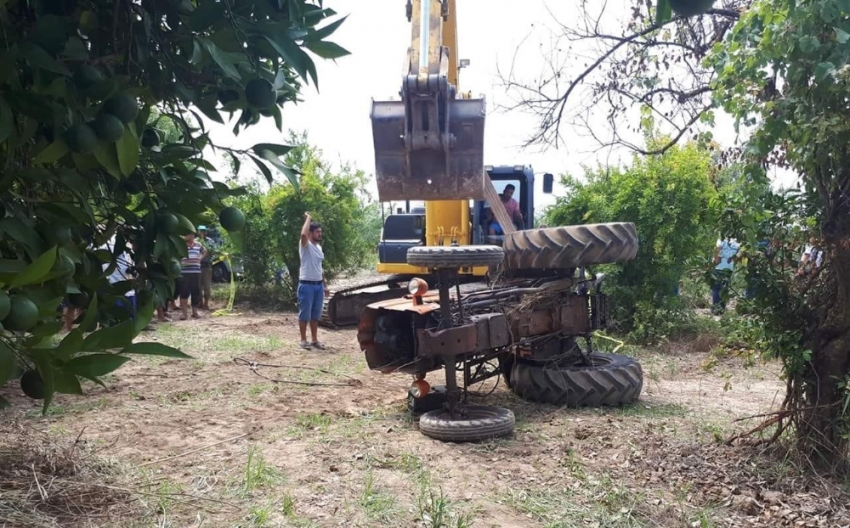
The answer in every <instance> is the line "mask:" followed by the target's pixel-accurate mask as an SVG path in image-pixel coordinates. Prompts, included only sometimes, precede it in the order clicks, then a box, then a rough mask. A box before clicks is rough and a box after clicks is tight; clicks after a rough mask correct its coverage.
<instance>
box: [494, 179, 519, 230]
mask: <svg viewBox="0 0 850 528" xmlns="http://www.w3.org/2000/svg"><path fill="white" fill-rule="evenodd" d="M515 191H516V187H515V186H514V185H513V184H512V183H509V184H507V185H506V186H505V190H504V192H503V193H502V194H500V195H499V197H500V198H501V199H502V204H504V206H505V210H507V212H508V216H509V217H510V218H511V221H512V222H513V223H514V225H515V226H516V228H517V229H525V222H524V220H523V218H522V213H521V212H520V210H519V202H517V201H516V200H515V199H514V192H515Z"/></svg>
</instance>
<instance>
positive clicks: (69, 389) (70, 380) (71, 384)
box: [53, 369, 83, 396]
mask: <svg viewBox="0 0 850 528" xmlns="http://www.w3.org/2000/svg"><path fill="white" fill-rule="evenodd" d="M53 387H54V389H55V390H56V392H59V393H62V394H76V395H78V396H81V395H82V394H83V388H82V387H80V380H78V379H77V376H75V375H74V374H72V373H70V372H65V371H63V370H59V369H53Z"/></svg>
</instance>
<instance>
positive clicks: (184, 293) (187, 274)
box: [177, 233, 206, 321]
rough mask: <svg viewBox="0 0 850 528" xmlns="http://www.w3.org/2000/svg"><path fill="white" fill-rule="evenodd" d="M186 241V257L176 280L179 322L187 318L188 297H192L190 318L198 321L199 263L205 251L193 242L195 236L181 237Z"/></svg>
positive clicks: (199, 299) (199, 296)
mask: <svg viewBox="0 0 850 528" xmlns="http://www.w3.org/2000/svg"><path fill="white" fill-rule="evenodd" d="M183 238H184V239H185V240H186V249H187V251H188V255H187V256H186V258H184V259H182V260H181V261H180V266H181V268H182V275H181V276H180V279H178V282H179V286H178V287H177V291H178V292H179V294H180V309H181V310H182V311H183V314H182V315H181V316H180V320H181V321H185V320H186V319H188V317H189V313H188V312H189V297H190V296H191V297H192V318H193V319H198V318H199V317H201V315H200V314H199V313H198V307H199V306H200V305H201V261H202V260H203V259H204V256H205V254H206V250H205V249H204V246H202V245H201V244H199V243H198V241H197V240H195V234H194V233H189V234H188V235H185V236H184V237H183Z"/></svg>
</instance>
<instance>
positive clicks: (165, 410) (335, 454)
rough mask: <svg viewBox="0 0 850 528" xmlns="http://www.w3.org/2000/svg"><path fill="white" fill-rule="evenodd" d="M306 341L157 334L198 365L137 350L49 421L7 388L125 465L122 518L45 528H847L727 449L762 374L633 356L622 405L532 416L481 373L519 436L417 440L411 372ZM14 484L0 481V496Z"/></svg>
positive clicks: (753, 460)
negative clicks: (305, 345)
mask: <svg viewBox="0 0 850 528" xmlns="http://www.w3.org/2000/svg"><path fill="white" fill-rule="evenodd" d="M320 332H321V339H322V340H323V341H324V343H325V344H326V345H327V346H328V350H326V351H318V350H312V351H305V350H302V349H300V348H299V341H300V339H299V336H298V330H297V321H296V318H295V316H294V315H290V314H272V313H254V312H244V313H240V314H236V315H229V316H221V317H205V318H204V319H201V320H197V321H180V322H175V323H166V324H162V325H158V327H157V328H156V330H155V331H153V332H147V333H144V334H143V335H142V336H140V340H155V341H160V342H163V343H167V344H169V345H172V346H178V347H180V348H181V349H182V350H184V351H185V352H187V353H189V354H191V355H192V356H193V357H194V359H193V360H191V361H181V360H170V359H163V358H139V357H136V358H134V360H133V361H132V362H130V363H128V364H127V365H126V366H125V367H123V368H122V369H121V370H119V371H118V372H116V373H115V374H113V375H110V376H108V377H107V379H106V380H105V381H106V385H107V388H102V387H99V386H96V385H94V384H88V385H86V387H85V389H86V395H85V396H83V397H72V396H65V395H58V396H57V397H56V400H55V403H54V406H53V407H52V408H51V410H50V413H49V415H48V416H46V417H41V416H40V406H39V405H38V403H37V402H33V401H32V400H28V399H26V398H25V397H24V396H23V395H22V394H20V391H19V389H18V388H17V387H16V386H15V385H14V383H10V384H9V385H7V386H6V387H5V388H2V389H0V393H2V394H3V396H5V397H7V398H8V399H9V400H10V401H11V402H12V405H13V406H12V409H11V410H7V411H5V412H4V415H3V419H4V420H9V421H12V420H14V421H15V423H17V424H20V426H21V427H25V428H28V429H32V430H35V431H39V434H44V435H47V437H49V438H52V439H55V440H56V441H67V440H68V439H72V440H73V439H77V440H76V441H77V442H80V443H84V444H85V445H86V446H89V447H91V448H93V449H96V450H97V452H98V456H100V457H104V458H103V459H104V460H105V461H108V463H109V464H112V465H113V466H116V465H117V466H120V468H121V472H120V478H119V477H110V478H116V479H119V480H116V483H115V484H114V486H113V487H115V488H117V489H119V490H121V493H122V494H123V493H129V494H130V495H131V496H132V497H133V500H134V501H135V502H134V506H135V507H134V508H133V509H131V510H127V509H117V510H110V509H108V508H101V509H99V510H97V512H87V511H86V510H85V509H81V510H80V511H79V512H77V517H76V523H71V522H69V521H68V518H67V517H65V518H63V519H62V521H61V523H60V522H58V521H57V522H56V524H55V526H60V525H61V526H74V525H75V524H76V525H78V526H122V527H123V526H151V525H156V526H164V527H165V526H169V527H183V526H244V527H249V526H254V527H260V526H295V527H306V526H316V527H325V526H328V527H329V526H364V527H365V526H368V527H372V526H388V527H396V526H432V527H437V526H445V527H449V526H451V527H454V528H460V527H465V526H476V527H547V528H554V527H572V526H582V527H594V526H596V527H633V526H646V527H700V528H704V527H714V526H735V527H737V526H742V527H743V526H747V527H751V526H757V527H767V526H771V527H773V526H806V527H808V526H818V527H820V526H823V527H839V526H850V515H848V511H847V505H848V503H850V501H848V496H847V495H846V492H845V490H844V489H843V488H842V486H841V485H840V484H839V483H835V482H831V481H825V480H819V479H817V478H813V477H810V476H803V475H804V474H802V473H801V471H800V470H799V468H798V465H797V464H796V463H795V462H793V461H792V460H790V459H788V458H783V457H782V456H780V455H778V454H776V453H774V452H770V451H765V450H759V449H756V448H753V447H746V446H727V445H725V443H724V440H725V439H726V438H728V437H729V436H730V435H731V434H732V433H734V432H736V431H739V430H744V429H748V428H752V427H754V426H755V425H756V424H757V423H758V422H757V421H756V420H749V421H747V420H745V421H742V422H735V421H734V420H737V419H739V418H744V417H748V416H753V415H757V414H762V413H766V412H770V411H771V409H774V408H775V406H776V405H777V404H778V402H779V401H781V394H782V391H783V388H784V386H783V383H782V382H781V381H780V380H779V377H778V375H779V371H778V368H777V366H776V365H760V364H756V365H752V366H750V367H749V368H744V365H743V362H742V360H741V359H737V358H720V359H719V360H718V359H717V358H714V357H711V356H709V354H707V353H705V352H693V351H683V350H682V349H677V348H676V347H672V348H671V349H670V350H668V351H666V352H664V353H659V352H653V351H638V352H637V353H638V357H639V358H640V360H641V363H642V365H643V368H644V374H645V385H644V392H643V394H642V396H641V401H640V402H639V403H637V404H636V405H633V406H629V407H624V408H620V409H585V410H565V409H558V408H555V407H551V406H542V405H534V404H530V403H527V402H524V401H522V400H520V399H518V398H516V397H515V396H514V395H513V394H512V393H511V392H510V391H509V390H507V389H506V388H505V387H504V386H503V384H499V385H498V386H496V387H494V386H493V385H494V383H495V382H496V381H495V380H489V381H487V382H485V383H484V386H483V387H481V391H482V392H489V391H490V390H491V389H495V390H494V391H493V393H492V395H490V396H489V397H488V398H487V402H488V403H492V404H497V405H503V406H506V407H509V408H511V409H512V410H513V411H514V413H515V415H516V418H517V429H516V434H515V435H514V436H513V437H511V438H509V439H502V440H494V441H490V442H484V443H478V444H453V443H442V442H438V441H435V440H431V439H429V438H427V437H425V436H423V435H422V434H420V433H419V432H418V431H417V430H416V424H415V422H414V421H413V420H412V419H411V418H410V416H409V414H408V413H407V411H406V402H405V398H406V390H407V387H408V385H409V383H410V380H409V379H408V377H407V376H404V375H381V374H378V373H373V372H370V371H368V369H367V368H366V365H365V362H364V361H363V358H362V355H361V353H360V352H359V347H358V344H357V340H356V331H354V330H340V331H333V332H332V331H327V330H325V329H320ZM234 358H244V359H246V360H247V361H248V362H253V363H259V364H270V365H283V366H287V367H300V368H298V369H295V368H272V367H265V366H260V367H258V368H257V369H256V370H252V368H251V367H250V366H248V365H245V364H237V363H235V362H234ZM709 367H710V368H709ZM266 378H274V379H277V380H281V381H282V382H280V383H276V382H273V381H270V380H269V379H266ZM432 378H433V379H432ZM429 379H432V382H438V380H439V379H440V376H439V375H431V376H429ZM9 434H10V433H8V431H7V430H4V431H0V435H7V436H6V437H5V439H3V437H0V439H2V440H3V441H2V442H0V453H2V452H5V453H8V452H9V450H10V448H9V446H10V445H12V443H13V442H11V437H10V436H9ZM4 450H5V451H4ZM0 471H3V469H2V468H0ZM25 480H26V479H23V481H25ZM2 482H3V480H2V476H0V483H2ZM21 485H23V484H21ZM26 485H30V486H31V485H32V482H29V483H27V484H26ZM17 491H20V490H17ZM9 492H10V491H9V490H5V489H4V488H3V487H2V486H1V485H0V501H2V499H3V494H4V493H9ZM122 497H124V495H122ZM31 498H32V500H35V501H38V500H40V498H39V496H37V495H31ZM111 511H112V512H113V513H112V514H111V515H106V514H108V513H109V512H111ZM128 512H132V513H128ZM39 519H42V521H39V522H45V521H43V519H44V517H43V516H41V517H39ZM0 524H2V522H0ZM33 525H39V526H50V524H33Z"/></svg>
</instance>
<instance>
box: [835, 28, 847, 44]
mask: <svg viewBox="0 0 850 528" xmlns="http://www.w3.org/2000/svg"><path fill="white" fill-rule="evenodd" d="M835 40H836V41H837V42H838V43H839V44H846V43H847V41H848V40H850V33H848V32H846V31H844V30H843V29H841V28H835Z"/></svg>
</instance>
